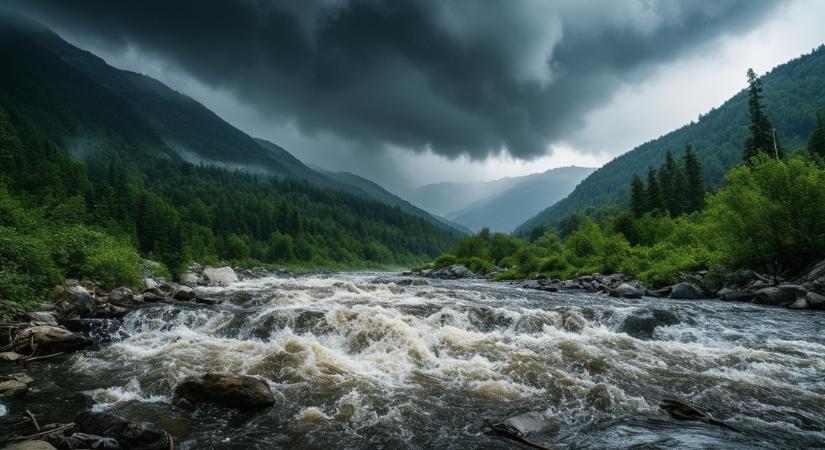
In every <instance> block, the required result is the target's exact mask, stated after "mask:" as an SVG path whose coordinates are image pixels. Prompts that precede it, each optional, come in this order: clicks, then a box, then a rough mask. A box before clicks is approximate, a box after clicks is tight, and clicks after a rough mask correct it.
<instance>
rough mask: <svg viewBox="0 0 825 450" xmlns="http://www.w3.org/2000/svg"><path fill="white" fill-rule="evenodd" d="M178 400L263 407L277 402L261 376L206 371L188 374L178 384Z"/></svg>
mask: <svg viewBox="0 0 825 450" xmlns="http://www.w3.org/2000/svg"><path fill="white" fill-rule="evenodd" d="M174 398H175V399H176V401H180V400H186V401H187V402H189V403H191V404H195V403H214V404H217V405H220V406H226V407H231V408H239V409H247V408H262V407H266V406H272V405H274V404H275V397H274V396H273V395H272V390H271V389H270V388H269V385H268V384H267V383H266V381H264V380H263V379H261V378H257V377H252V376H248V375H232V374H224V373H207V374H205V375H202V376H199V377H188V378H185V379H184V380H182V381H181V382H179V383H178V385H177V386H175V392H174Z"/></svg>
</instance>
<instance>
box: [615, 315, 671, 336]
mask: <svg viewBox="0 0 825 450" xmlns="http://www.w3.org/2000/svg"><path fill="white" fill-rule="evenodd" d="M679 323H681V321H680V320H679V318H678V317H676V315H675V314H673V313H672V312H670V311H666V310H663V309H640V310H636V311H634V312H633V313H631V314H630V315H629V316H627V317H626V318H625V319H624V322H622V326H621V327H619V331H620V332H622V333H627V334H628V335H630V336H633V337H635V338H637V339H652V338H653V332H654V331H655V330H656V327H667V326H671V325H677V324H679Z"/></svg>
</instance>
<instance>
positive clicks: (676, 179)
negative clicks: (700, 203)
mask: <svg viewBox="0 0 825 450" xmlns="http://www.w3.org/2000/svg"><path fill="white" fill-rule="evenodd" d="M686 210H687V179H686V177H685V171H684V170H682V168H681V167H679V165H678V164H676V167H675V169H674V170H673V194H672V198H671V200H670V205H668V211H669V212H670V215H671V216H672V217H676V216H678V215H679V214H682V213H684V212H685V211H686Z"/></svg>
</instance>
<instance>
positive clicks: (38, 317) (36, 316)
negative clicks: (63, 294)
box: [29, 311, 57, 327]
mask: <svg viewBox="0 0 825 450" xmlns="http://www.w3.org/2000/svg"><path fill="white" fill-rule="evenodd" d="M29 318H30V319H31V320H32V321H34V322H40V323H41V324H44V325H51V326H53V327H56V326H57V318H56V317H55V316H54V313H53V312H51V311H32V312H30V313H29Z"/></svg>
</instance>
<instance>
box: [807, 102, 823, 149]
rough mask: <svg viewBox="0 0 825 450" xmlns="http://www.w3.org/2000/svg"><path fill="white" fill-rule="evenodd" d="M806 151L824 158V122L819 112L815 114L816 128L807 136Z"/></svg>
mask: <svg viewBox="0 0 825 450" xmlns="http://www.w3.org/2000/svg"><path fill="white" fill-rule="evenodd" d="M808 153H810V154H811V156H814V155H818V156H820V157H822V158H825V122H823V120H822V114H819V113H817V115H816V128H814V131H812V132H811V135H810V136H809V137H808Z"/></svg>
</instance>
